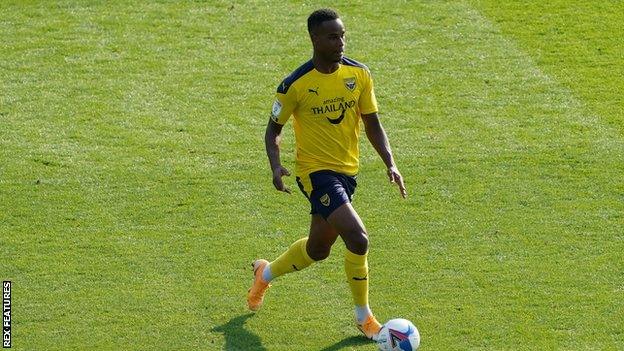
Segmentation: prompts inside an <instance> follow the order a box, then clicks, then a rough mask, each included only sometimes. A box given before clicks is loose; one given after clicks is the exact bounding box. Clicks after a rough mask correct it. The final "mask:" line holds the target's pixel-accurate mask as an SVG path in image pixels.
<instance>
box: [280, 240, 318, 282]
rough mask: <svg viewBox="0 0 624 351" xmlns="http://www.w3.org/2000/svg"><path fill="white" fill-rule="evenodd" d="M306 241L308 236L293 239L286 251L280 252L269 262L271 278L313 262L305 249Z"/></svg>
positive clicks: (298, 269) (297, 269)
mask: <svg viewBox="0 0 624 351" xmlns="http://www.w3.org/2000/svg"><path fill="white" fill-rule="evenodd" d="M307 242H308V238H302V239H299V240H297V241H295V243H294V244H292V245H290V248H288V250H286V252H284V253H283V254H281V255H280V257H278V258H277V259H276V260H275V261H273V262H271V264H270V265H269V267H270V268H271V275H272V276H273V278H277V277H279V276H280V275H284V274H287V273H291V272H294V271H300V270H302V269H304V268H306V267H307V266H309V265H311V264H312V263H313V262H314V260H313V259H311V258H310V256H308V252H307V251H306V243H307Z"/></svg>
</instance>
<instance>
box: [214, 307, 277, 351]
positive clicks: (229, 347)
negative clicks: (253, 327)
mask: <svg viewBox="0 0 624 351" xmlns="http://www.w3.org/2000/svg"><path fill="white" fill-rule="evenodd" d="M253 315H254V314H253V313H248V314H243V315H240V316H238V317H235V318H232V319H230V321H229V322H227V323H225V324H223V325H219V326H216V327H214V328H212V331H214V332H218V333H223V335H224V336H225V347H224V349H223V350H226V351H239V350H240V351H242V350H245V351H248V350H249V351H267V349H266V348H265V347H264V346H263V345H262V341H260V337H258V335H256V334H254V333H252V332H250V331H249V330H247V329H245V323H246V322H247V319H249V318H250V317H251V316H253Z"/></svg>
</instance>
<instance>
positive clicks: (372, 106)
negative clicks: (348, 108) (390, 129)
mask: <svg viewBox="0 0 624 351" xmlns="http://www.w3.org/2000/svg"><path fill="white" fill-rule="evenodd" d="M359 108H360V113H361V114H363V115H367V114H370V113H375V112H377V111H378V109H377V98H376V97H375V89H374V88H373V77H372V76H371V74H370V71H368V70H365V73H364V84H363V88H362V94H361V95H360V102H359Z"/></svg>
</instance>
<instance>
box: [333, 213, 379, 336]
mask: <svg viewBox="0 0 624 351" xmlns="http://www.w3.org/2000/svg"><path fill="white" fill-rule="evenodd" d="M327 221H328V222H329V224H331V225H332V227H334V229H335V230H336V231H337V232H338V233H340V236H341V238H342V240H343V241H344V242H345V245H346V247H347V251H346V252H345V273H346V274H347V281H348V282H349V287H350V288H351V295H352V297H353V303H354V304H355V315H356V321H357V324H358V328H359V329H360V330H361V331H362V332H363V333H364V335H366V337H368V338H370V339H374V338H375V337H376V336H377V334H378V333H379V330H380V329H381V324H380V323H379V322H378V321H377V319H376V318H375V317H374V316H373V313H372V312H371V310H370V307H369V304H368V282H369V277H368V260H367V256H368V234H367V233H366V228H365V227H364V223H362V220H361V219H360V216H359V215H358V214H357V212H356V211H355V209H354V208H353V206H352V205H351V203H349V202H347V203H344V204H342V205H341V206H340V207H338V208H337V209H336V210H334V211H333V212H332V213H331V214H330V215H329V216H328V217H327Z"/></svg>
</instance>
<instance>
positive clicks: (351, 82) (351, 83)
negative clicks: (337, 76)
mask: <svg viewBox="0 0 624 351" xmlns="http://www.w3.org/2000/svg"><path fill="white" fill-rule="evenodd" d="M344 84H345V87H347V89H349V90H350V91H353V89H355V77H350V78H345V79H344Z"/></svg>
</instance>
